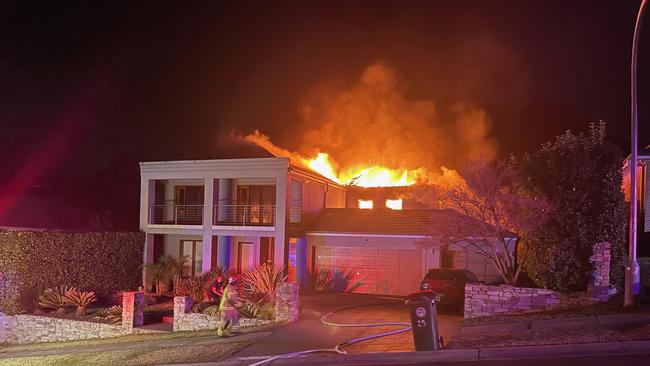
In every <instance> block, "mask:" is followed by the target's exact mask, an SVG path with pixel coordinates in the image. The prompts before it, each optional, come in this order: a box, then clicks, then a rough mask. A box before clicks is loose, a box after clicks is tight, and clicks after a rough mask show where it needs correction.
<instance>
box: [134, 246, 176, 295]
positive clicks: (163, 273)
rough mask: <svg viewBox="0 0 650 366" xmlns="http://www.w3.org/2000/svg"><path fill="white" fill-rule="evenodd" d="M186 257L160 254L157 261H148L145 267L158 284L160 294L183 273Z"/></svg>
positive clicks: (157, 291) (157, 290)
mask: <svg viewBox="0 0 650 366" xmlns="http://www.w3.org/2000/svg"><path fill="white" fill-rule="evenodd" d="M185 258H186V257H181V258H174V257H172V256H170V255H165V256H160V258H158V260H157V261H156V263H147V264H145V265H144V266H143V268H144V269H145V270H146V271H147V273H149V274H151V281H153V283H154V284H155V285H156V294H158V295H160V294H162V293H163V292H166V291H167V289H168V288H169V283H170V282H172V281H174V282H175V283H176V282H177V281H175V280H176V279H177V277H178V276H179V275H180V273H181V268H182V267H183V262H184V261H185Z"/></svg>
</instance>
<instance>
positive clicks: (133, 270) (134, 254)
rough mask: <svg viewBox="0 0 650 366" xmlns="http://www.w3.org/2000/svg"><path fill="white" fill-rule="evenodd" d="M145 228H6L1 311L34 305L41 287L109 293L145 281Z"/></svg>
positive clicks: (0, 263) (1, 238)
mask: <svg viewBox="0 0 650 366" xmlns="http://www.w3.org/2000/svg"><path fill="white" fill-rule="evenodd" d="M143 249H144V235H143V234H142V233H123V232H122V233H120V232H111V233H108V232H92V233H66V232H31V231H0V271H1V272H2V274H3V275H2V276H0V294H2V296H0V312H4V313H7V314H18V313H22V312H25V311H29V310H31V309H32V307H33V306H34V304H33V300H34V299H35V298H36V297H37V296H38V288H48V287H53V286H56V285H58V284H61V283H66V284H69V285H71V286H74V287H77V288H84V289H88V290H90V291H93V292H95V294H97V295H98V296H107V295H109V294H110V293H111V292H112V291H114V290H131V289H136V288H137V287H138V286H139V285H140V283H141V278H142V277H141V271H140V270H139V268H140V266H141V265H142V253H143Z"/></svg>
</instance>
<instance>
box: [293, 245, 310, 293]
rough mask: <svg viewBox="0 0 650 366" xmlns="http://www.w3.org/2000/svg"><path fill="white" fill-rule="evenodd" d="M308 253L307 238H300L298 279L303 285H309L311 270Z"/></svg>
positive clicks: (297, 248)
mask: <svg viewBox="0 0 650 366" xmlns="http://www.w3.org/2000/svg"><path fill="white" fill-rule="evenodd" d="M308 253H309V251H308V250H307V238H305V237H302V238H298V241H297V242H296V279H297V280H298V282H299V283H300V286H301V287H305V286H307V285H309V272H308V271H307V263H308V260H309V254H308Z"/></svg>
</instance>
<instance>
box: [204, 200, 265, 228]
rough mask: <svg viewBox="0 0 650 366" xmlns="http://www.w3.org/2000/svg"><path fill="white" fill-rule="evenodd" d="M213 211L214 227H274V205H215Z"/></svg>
mask: <svg viewBox="0 0 650 366" xmlns="http://www.w3.org/2000/svg"><path fill="white" fill-rule="evenodd" d="M213 210H214V211H213V216H212V217H213V222H214V225H230V226H273V225H275V205H215V206H214V208H213Z"/></svg>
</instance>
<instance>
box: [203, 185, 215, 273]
mask: <svg viewBox="0 0 650 366" xmlns="http://www.w3.org/2000/svg"><path fill="white" fill-rule="evenodd" d="M213 202H214V178H205V182H204V185H203V253H202V255H203V258H202V264H201V270H202V271H203V272H205V271H209V270H210V269H211V268H212V222H213V220H212V216H213V215H212V214H213V212H214V208H213V206H214V204H213Z"/></svg>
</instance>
